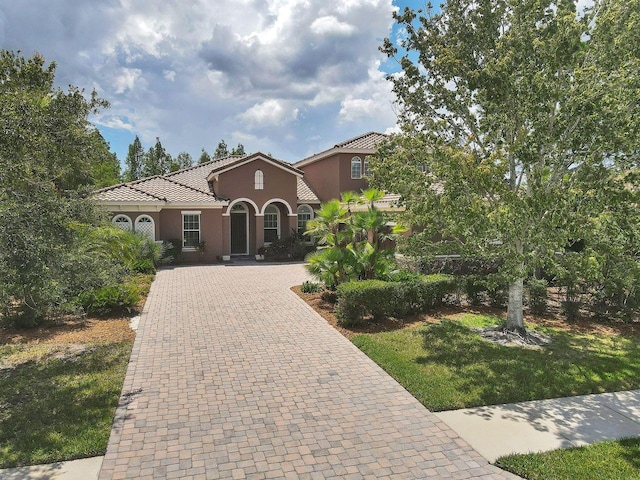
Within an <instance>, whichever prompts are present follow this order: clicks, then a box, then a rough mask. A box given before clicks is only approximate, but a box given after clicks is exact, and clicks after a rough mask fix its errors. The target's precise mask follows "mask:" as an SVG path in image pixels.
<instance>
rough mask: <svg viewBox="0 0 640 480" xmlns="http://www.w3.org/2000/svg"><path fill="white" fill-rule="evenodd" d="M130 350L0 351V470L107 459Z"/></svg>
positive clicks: (122, 346)
mask: <svg viewBox="0 0 640 480" xmlns="http://www.w3.org/2000/svg"><path fill="white" fill-rule="evenodd" d="M131 347H132V343H131V342H123V343H112V344H98V345H88V346H85V347H83V348H81V349H80V350H79V351H76V352H73V351H72V352H69V351H63V352H59V351H54V353H53V354H51V351H45V350H46V349H43V346H42V345H39V344H35V345H29V344H22V345H0V360H1V361H2V362H1V363H2V364H4V365H5V366H6V365H9V367H5V368H4V369H3V370H0V468H8V467H15V466H21V465H35V464H40V463H50V462H54V461H61V460H70V459H75V458H83V457H91V456H95V455H103V454H104V452H105V451H106V447H107V441H108V439H109V433H110V430H111V423H112V421H113V415H114V412H115V408H116V406H117V403H118V398H119V396H120V390H121V389H122V382H123V380H124V375H125V371H126V367H127V362H128V360H129V355H130V353H131ZM54 350H55V349H54Z"/></svg>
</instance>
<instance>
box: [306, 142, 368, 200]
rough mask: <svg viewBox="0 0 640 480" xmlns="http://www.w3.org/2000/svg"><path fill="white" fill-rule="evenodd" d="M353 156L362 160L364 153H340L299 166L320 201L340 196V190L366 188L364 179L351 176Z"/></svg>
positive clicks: (358, 190)
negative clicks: (355, 178)
mask: <svg viewBox="0 0 640 480" xmlns="http://www.w3.org/2000/svg"><path fill="white" fill-rule="evenodd" d="M355 156H358V157H360V160H364V157H365V155H364V154H359V155H356V154H352V153H341V154H335V155H331V156H329V157H326V158H323V159H322V160H318V161H317V162H314V163H311V164H309V165H306V166H303V167H300V170H302V171H304V178H305V180H306V181H307V182H308V183H309V185H311V187H312V188H313V189H314V190H315V192H316V193H317V194H318V197H319V198H320V201H321V202H327V201H329V200H332V199H334V198H340V194H341V193H342V192H348V191H350V190H353V191H355V192H358V193H359V192H360V190H363V189H366V188H367V186H368V182H367V181H366V180H365V179H360V180H354V179H352V178H351V159H352V158H353V157H355Z"/></svg>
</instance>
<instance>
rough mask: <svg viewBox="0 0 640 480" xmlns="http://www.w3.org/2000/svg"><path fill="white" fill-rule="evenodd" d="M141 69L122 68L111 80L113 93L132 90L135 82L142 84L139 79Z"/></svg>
mask: <svg viewBox="0 0 640 480" xmlns="http://www.w3.org/2000/svg"><path fill="white" fill-rule="evenodd" d="M141 76H142V70H140V69H137V68H131V69H129V68H125V69H122V73H120V75H117V76H116V77H115V79H114V81H113V85H114V87H115V90H114V92H115V93H124V92H125V91H126V90H133V89H134V88H135V87H136V84H138V85H139V86H140V85H144V82H142V81H141Z"/></svg>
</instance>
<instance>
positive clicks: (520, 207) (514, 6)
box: [370, 0, 640, 328]
mask: <svg viewBox="0 0 640 480" xmlns="http://www.w3.org/2000/svg"><path fill="white" fill-rule="evenodd" d="M395 18H396V21H397V22H398V24H399V26H400V27H401V28H403V29H404V31H406V33H407V34H406V35H405V36H403V37H402V38H401V39H400V40H399V44H400V45H399V46H400V47H401V48H398V47H397V46H396V45H394V44H393V43H392V41H391V40H388V39H387V40H385V42H384V46H383V48H382V50H383V51H384V52H385V53H386V54H387V55H389V56H390V57H394V58H395V57H396V56H398V55H399V52H402V54H401V56H400V58H397V60H398V62H399V63H400V65H401V67H402V75H396V74H394V75H390V76H389V79H390V80H391V81H392V82H393V90H394V92H395V93H396V95H397V97H398V104H399V111H400V122H399V123H400V125H401V129H402V134H401V135H398V136H394V137H393V138H392V140H391V141H390V142H389V143H388V144H387V145H385V146H383V147H382V148H381V149H380V150H379V152H378V155H377V157H376V158H371V159H370V167H371V170H372V173H373V178H372V185H374V186H377V187H379V188H383V189H385V190H386V191H392V192H394V193H397V194H399V195H401V198H402V199H403V201H404V202H405V206H406V210H405V212H404V213H403V217H404V219H405V222H406V223H408V224H412V225H420V226H421V227H424V229H423V230H420V231H418V232H416V233H415V234H414V235H415V238H414V239H412V240H411V244H412V245H413V246H414V248H415V249H414V251H413V253H414V254H417V255H418V256H420V257H424V256H425V255H424V254H425V252H424V251H421V250H419V249H427V250H428V251H427V252H426V253H427V255H428V256H434V255H437V254H439V253H459V254H462V255H465V256H470V255H479V256H484V257H487V258H500V259H501V260H502V261H503V264H502V266H501V267H500V273H501V274H503V275H504V276H505V277H506V279H507V281H508V282H509V283H510V286H511V288H512V292H513V295H510V297H509V298H510V301H512V302H513V304H511V305H509V311H508V319H509V322H508V323H509V327H510V328H516V327H518V328H519V327H522V325H523V323H522V307H521V303H522V302H521V298H522V296H521V293H522V291H521V288H520V285H521V281H522V280H523V279H524V278H527V277H528V276H529V275H531V274H532V273H533V272H534V271H535V269H537V268H541V267H543V268H551V267H552V266H553V265H554V264H555V263H556V261H557V260H558V259H557V255H556V252H562V251H563V250H564V248H565V246H566V245H568V244H569V243H570V242H571V241H572V240H573V241H575V240H576V239H580V240H585V241H586V242H587V244H589V243H590V242H592V241H593V240H595V238H594V237H596V236H597V235H600V236H601V237H602V239H604V238H606V237H607V236H609V237H610V241H611V240H613V239H614V238H615V236H617V233H618V232H617V230H615V229H614V230H607V229H604V228H603V229H599V228H594V227H595V226H596V224H597V223H598V222H600V221H602V216H603V215H605V216H606V215H609V214H614V216H617V215H618V213H617V212H620V210H621V209H622V207H623V206H625V205H626V206H627V207H628V208H627V210H628V213H629V219H628V220H627V221H626V224H624V222H622V221H621V217H618V220H617V222H618V224H619V225H620V226H621V227H622V230H621V231H626V232H630V229H633V230H635V231H637V227H635V226H632V225H636V226H637V225H638V223H639V213H638V208H637V205H638V191H640V190H639V189H638V188H637V187H638V183H637V178H635V177H634V179H631V178H630V177H628V176H626V175H625V173H626V172H628V171H630V170H632V169H634V168H637V151H638V147H637V139H638V138H639V137H640V104H639V103H638V102H637V101H636V100H637V92H638V90H639V88H640V50H638V49H637V48H635V45H637V41H639V40H640V34H639V33H638V31H639V30H640V29H638V24H639V22H640V13H639V12H638V9H637V2H616V1H612V0H596V1H595V2H594V5H593V7H591V8H587V9H586V11H585V12H584V14H578V12H576V4H575V2H569V1H567V2H556V1H552V0H544V1H542V2H541V1H537V0H524V1H522V0H482V1H481V2H474V1H471V0H447V1H446V2H444V3H443V4H442V5H441V12H438V13H435V12H434V11H433V10H432V9H431V7H427V9H426V10H425V11H422V12H420V13H419V14H418V13H417V12H415V11H412V10H411V9H405V10H404V11H403V12H398V13H396V14H395ZM420 166H423V167H426V168H423V169H420V168H419V167H420ZM633 206H635V211H634V210H633ZM628 237H629V239H630V242H629V243H632V245H631V247H632V248H630V249H628V250H627V251H630V252H637V251H638V249H639V248H638V247H639V242H638V237H637V235H628ZM442 239H446V240H447V241H446V242H442V241H441V240H442ZM596 243H599V244H600V245H604V243H603V242H600V241H597V242H593V243H592V246H593V247H594V248H595V247H596ZM605 243H606V242H605ZM610 243H613V242H610ZM445 250H453V251H449V252H446V251H445ZM614 253H615V256H618V255H619V253H620V252H618V253H616V252H615V251H614V249H610V250H609V254H611V255H612V256H613V255H614ZM635 261H636V262H637V255H636V258H635ZM614 263H615V262H611V263H610V264H611V265H613V264H614ZM579 266H581V267H583V266H585V267H588V263H587V262H581V263H580V264H579ZM587 273H588V272H587ZM581 276H585V273H584V272H583V273H581ZM623 283H624V282H623ZM614 289H617V290H618V292H620V284H618V285H617V286H616V287H615V288H614ZM605 297H607V298H611V297H610V296H609V295H608V294H606V295H605ZM607 301H608V300H607Z"/></svg>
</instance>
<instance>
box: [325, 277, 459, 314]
mask: <svg viewBox="0 0 640 480" xmlns="http://www.w3.org/2000/svg"><path fill="white" fill-rule="evenodd" d="M455 289H456V281H455V278H454V277H451V276H449V275H429V276H423V277H411V278H407V279H406V280H403V281H395V282H385V281H382V280H363V281H354V282H346V283H343V284H340V285H339V286H338V291H337V297H338V304H337V306H336V311H335V314H336V317H337V318H338V320H340V322H341V323H342V324H343V325H346V326H353V325H358V324H361V323H362V322H363V321H364V320H365V318H366V317H368V316H371V317H373V319H374V320H376V319H379V318H382V317H385V316H393V317H403V316H405V315H409V314H413V313H419V312H424V311H427V310H429V309H432V308H434V307H436V306H438V305H440V304H441V303H442V300H443V298H444V296H445V295H446V294H447V293H451V292H453V291H455Z"/></svg>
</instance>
